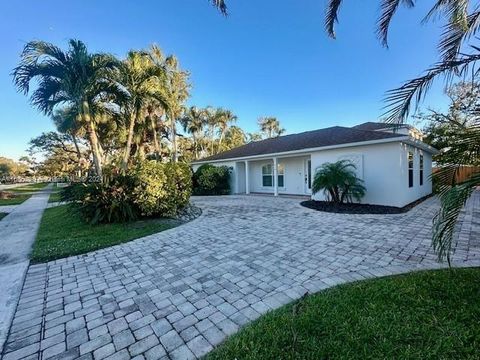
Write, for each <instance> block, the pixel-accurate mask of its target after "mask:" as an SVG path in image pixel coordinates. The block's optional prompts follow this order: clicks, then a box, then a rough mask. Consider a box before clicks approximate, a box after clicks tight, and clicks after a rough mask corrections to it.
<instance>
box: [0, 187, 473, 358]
mask: <svg viewBox="0 0 480 360" xmlns="http://www.w3.org/2000/svg"><path fill="white" fill-rule="evenodd" d="M195 202H196V203H197V204H198V205H199V206H201V207H202V208H203V210H204V213H203V215H202V216H201V217H200V218H198V219H197V220H195V221H193V222H190V223H188V224H186V225H183V226H180V227H178V228H175V229H171V230H168V231H165V232H162V233H159V234H156V235H152V236H148V237H145V238H143V239H140V240H137V241H133V242H130V243H127V244H123V245H119V246H115V247H112V248H109V249H105V250H100V251H97V252H94V253H90V254H88V255H85V256H76V257H71V258H67V259H63V260H59V261H55V262H50V263H47V264H41V265H35V266H31V267H30V269H29V271H28V275H27V279H26V282H25V285H24V289H23V292H22V296H21V300H20V302H19V305H18V308H17V312H16V315H15V319H14V322H13V325H12V327H11V331H10V336H9V339H8V343H7V344H6V348H5V350H6V352H5V354H4V359H5V360H8V359H14V358H15V359H16V358H21V357H28V358H30V357H31V358H32V359H33V358H35V359H37V358H43V359H46V358H50V357H54V356H56V357H58V358H61V359H68V358H77V357H82V358H85V359H87V358H92V357H93V358H96V359H97V358H98V359H101V358H104V357H109V358H111V359H128V358H134V357H138V358H148V359H150V358H152V359H158V358H162V357H165V358H167V357H169V358H172V359H188V358H195V357H199V356H202V355H204V354H205V353H206V352H208V351H209V350H211V349H212V348H213V346H215V345H217V344H219V343H220V342H221V341H222V340H224V339H225V337H226V336H227V335H230V334H232V333H234V332H235V331H237V330H238V328H239V327H240V326H242V325H244V324H245V323H247V322H248V321H251V320H253V319H255V318H257V317H258V316H259V315H260V314H262V313H265V312H266V311H268V310H269V309H272V308H276V307H278V306H280V305H282V304H285V303H287V302H290V301H292V299H296V298H298V297H300V296H301V295H303V294H304V293H305V292H306V291H310V292H314V291H318V290H320V289H323V288H326V287H328V286H331V285H334V284H338V283H341V282H345V281H351V280H354V279H363V278H367V277H372V276H381V275H386V274H392V273H399V272H405V271H408V270H412V269H416V268H432V267H438V266H439V265H438V264H437V263H436V262H435V256H434V255H433V253H432V251H431V249H430V230H429V229H430V226H431V219H432V216H433V213H434V211H435V209H436V208H437V207H438V203H437V200H435V199H433V198H431V199H429V200H427V201H425V202H424V203H422V204H421V205H419V206H417V207H416V208H415V209H413V210H411V211H410V212H408V213H406V214H402V215H341V214H328V213H321V212H315V211H313V210H309V209H306V208H302V207H301V206H300V205H299V204H298V199H287V198H271V197H265V196H232V197H211V198H197V199H195ZM479 203H480V196H478V193H477V194H476V196H475V198H474V199H473V200H472V201H471V202H470V204H469V208H468V209H467V214H465V215H463V216H462V222H461V224H460V236H459V247H458V250H457V252H456V254H455V257H454V260H455V263H456V264H458V265H466V264H472V265H474V264H479V259H480V247H479V246H480V244H479V243H478V241H479V239H478V235H479V213H478V211H479V205H480V204H479Z"/></svg>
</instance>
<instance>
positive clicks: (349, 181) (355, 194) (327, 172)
mask: <svg viewBox="0 0 480 360" xmlns="http://www.w3.org/2000/svg"><path fill="white" fill-rule="evenodd" d="M355 170H356V166H355V164H353V163H352V162H350V161H349V160H340V161H337V162H334V163H324V164H323V165H322V166H321V167H320V168H319V169H318V170H317V171H316V173H315V177H314V179H313V184H312V191H313V193H314V194H316V193H318V192H320V191H323V193H324V194H325V197H326V198H327V201H331V202H334V203H337V204H342V203H344V202H349V203H350V202H353V200H354V199H355V200H357V201H360V200H361V199H362V197H364V196H365V193H366V189H365V186H364V185H363V180H361V179H359V178H358V177H357V175H356V173H355Z"/></svg>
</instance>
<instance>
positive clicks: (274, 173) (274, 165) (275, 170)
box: [273, 157, 278, 196]
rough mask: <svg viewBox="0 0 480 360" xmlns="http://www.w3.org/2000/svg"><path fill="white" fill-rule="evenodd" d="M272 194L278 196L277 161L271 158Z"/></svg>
mask: <svg viewBox="0 0 480 360" xmlns="http://www.w3.org/2000/svg"><path fill="white" fill-rule="evenodd" d="M273 195H274V196H278V161H277V158H276V157H274V158H273Z"/></svg>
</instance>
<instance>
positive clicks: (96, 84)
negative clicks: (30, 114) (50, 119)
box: [13, 40, 119, 178]
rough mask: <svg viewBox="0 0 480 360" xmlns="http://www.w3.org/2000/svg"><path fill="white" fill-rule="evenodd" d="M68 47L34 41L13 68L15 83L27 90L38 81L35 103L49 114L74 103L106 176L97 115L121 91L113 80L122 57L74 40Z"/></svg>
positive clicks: (98, 165) (99, 172) (97, 163)
mask: <svg viewBox="0 0 480 360" xmlns="http://www.w3.org/2000/svg"><path fill="white" fill-rule="evenodd" d="M68 44H69V47H68V50H67V51H63V50H62V49H60V48H58V47H57V46H55V45H53V44H50V43H48V42H44V41H30V42H29V43H27V44H26V45H25V47H24V49H23V52H22V54H21V61H20V64H19V65H18V66H17V67H16V68H15V69H14V70H13V78H14V83H15V86H16V87H17V89H18V90H19V91H22V92H23V93H25V94H28V93H29V92H30V83H31V82H32V80H35V81H36V84H37V87H36V89H35V90H34V91H33V92H32V94H31V96H30V100H31V102H32V104H33V105H34V106H35V107H37V108H38V109H39V110H40V111H42V112H43V113H44V114H46V115H51V114H52V113H53V111H54V110H55V109H57V108H61V107H64V106H70V107H73V108H75V109H76V110H77V111H78V121H80V122H81V123H82V124H84V125H85V127H86V129H87V133H88V139H89V142H90V147H91V150H92V155H93V162H94V166H95V170H96V173H97V175H99V177H100V178H102V150H101V144H100V143H99V141H98V136H97V130H96V126H97V123H96V120H95V119H96V118H97V115H98V114H100V113H102V111H105V104H106V103H107V102H108V101H110V100H111V95H112V94H115V93H116V92H118V91H119V88H118V85H117V83H116V82H115V81H114V80H113V78H114V72H115V70H116V69H117V68H118V61H117V60H116V59H115V58H114V57H113V56H111V55H108V54H92V53H89V52H88V50H87V47H86V46H85V44H84V43H83V42H81V41H78V40H70V41H69V43H68Z"/></svg>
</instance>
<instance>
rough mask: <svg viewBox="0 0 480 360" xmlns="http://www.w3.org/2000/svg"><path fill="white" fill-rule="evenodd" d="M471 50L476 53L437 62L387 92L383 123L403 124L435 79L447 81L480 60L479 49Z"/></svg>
mask: <svg viewBox="0 0 480 360" xmlns="http://www.w3.org/2000/svg"><path fill="white" fill-rule="evenodd" d="M472 49H474V50H475V51H476V52H477V53H476V54H465V55H462V56H461V57H460V58H458V59H456V60H452V61H442V62H439V63H437V64H435V65H434V66H433V67H431V68H430V69H429V70H427V71H426V74H425V75H423V76H421V77H418V78H415V79H413V80H410V81H408V82H406V83H405V84H404V85H402V86H401V87H399V88H397V89H393V90H390V91H388V92H387V95H386V98H385V101H386V102H387V105H386V106H385V113H384V114H383V117H385V121H386V122H391V123H402V122H404V121H405V120H406V118H407V117H408V115H409V113H410V109H411V107H412V105H413V104H415V107H417V106H418V105H419V104H420V102H421V101H422V100H423V98H424V96H425V93H426V92H427V91H428V90H429V88H430V87H431V85H432V83H433V81H434V80H435V79H436V78H437V77H439V76H444V77H446V79H447V81H449V80H451V78H452V76H453V75H456V74H460V75H461V74H463V73H465V72H466V71H467V70H468V68H469V66H470V65H471V64H472V63H475V62H476V61H478V60H480V48H477V47H474V46H472Z"/></svg>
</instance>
